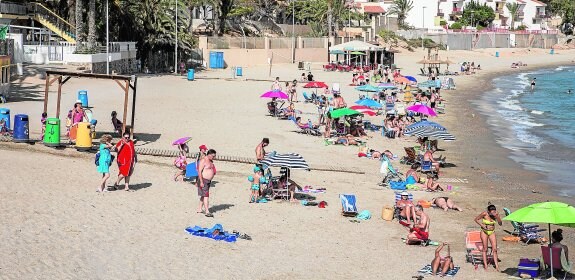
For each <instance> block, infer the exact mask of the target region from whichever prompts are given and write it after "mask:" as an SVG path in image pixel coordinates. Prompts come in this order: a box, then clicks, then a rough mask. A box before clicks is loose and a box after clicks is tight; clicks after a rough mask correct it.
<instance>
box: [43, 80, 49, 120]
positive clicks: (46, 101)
mask: <svg viewBox="0 0 575 280" xmlns="http://www.w3.org/2000/svg"><path fill="white" fill-rule="evenodd" d="M49 80H50V76H49V75H48V74H46V87H45V88H44V112H43V113H48V91H49V90H50V81H49Z"/></svg>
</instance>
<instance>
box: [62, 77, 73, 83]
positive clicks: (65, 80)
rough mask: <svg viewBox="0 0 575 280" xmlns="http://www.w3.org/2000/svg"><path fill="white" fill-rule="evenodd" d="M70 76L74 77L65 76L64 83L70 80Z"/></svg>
mask: <svg viewBox="0 0 575 280" xmlns="http://www.w3.org/2000/svg"><path fill="white" fill-rule="evenodd" d="M70 78H72V77H70V76H67V77H66V78H64V80H63V81H62V84H65V83H66V82H67V81H68V80H70Z"/></svg>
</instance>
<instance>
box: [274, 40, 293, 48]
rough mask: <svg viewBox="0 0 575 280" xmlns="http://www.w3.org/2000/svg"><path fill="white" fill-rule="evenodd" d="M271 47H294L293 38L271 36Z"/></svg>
mask: <svg viewBox="0 0 575 280" xmlns="http://www.w3.org/2000/svg"><path fill="white" fill-rule="evenodd" d="M269 40H270V49H289V48H291V47H292V44H293V41H294V39H293V38H269Z"/></svg>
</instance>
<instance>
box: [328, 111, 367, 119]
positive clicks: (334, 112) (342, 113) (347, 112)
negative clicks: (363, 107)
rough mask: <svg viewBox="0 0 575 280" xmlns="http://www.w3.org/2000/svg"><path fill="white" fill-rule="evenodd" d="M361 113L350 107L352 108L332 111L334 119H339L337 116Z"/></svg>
mask: <svg viewBox="0 0 575 280" xmlns="http://www.w3.org/2000/svg"><path fill="white" fill-rule="evenodd" d="M359 114H361V113H360V112H358V111H356V110H353V109H350V108H341V109H335V110H333V111H331V118H332V119H337V118H341V117H344V116H353V115H359Z"/></svg>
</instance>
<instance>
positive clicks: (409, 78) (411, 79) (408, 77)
mask: <svg viewBox="0 0 575 280" xmlns="http://www.w3.org/2000/svg"><path fill="white" fill-rule="evenodd" d="M404 77H405V78H406V79H408V80H410V81H412V82H415V83H417V79H416V78H414V77H413V76H404Z"/></svg>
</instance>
